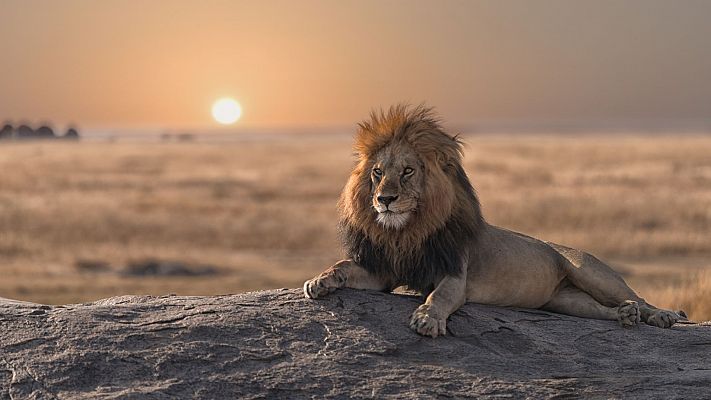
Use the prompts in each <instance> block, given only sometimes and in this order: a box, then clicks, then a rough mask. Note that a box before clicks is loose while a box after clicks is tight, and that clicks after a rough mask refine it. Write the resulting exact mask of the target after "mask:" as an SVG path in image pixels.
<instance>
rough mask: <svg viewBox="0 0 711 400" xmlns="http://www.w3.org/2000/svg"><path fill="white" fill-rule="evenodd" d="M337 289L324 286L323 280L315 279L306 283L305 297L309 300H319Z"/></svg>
mask: <svg viewBox="0 0 711 400" xmlns="http://www.w3.org/2000/svg"><path fill="white" fill-rule="evenodd" d="M333 290H335V289H330V288H328V287H326V285H324V282H323V279H319V278H314V279H310V280H308V281H306V282H304V296H306V298H307V299H318V298H319V297H323V296H325V295H327V294H328V293H330V292H332V291H333Z"/></svg>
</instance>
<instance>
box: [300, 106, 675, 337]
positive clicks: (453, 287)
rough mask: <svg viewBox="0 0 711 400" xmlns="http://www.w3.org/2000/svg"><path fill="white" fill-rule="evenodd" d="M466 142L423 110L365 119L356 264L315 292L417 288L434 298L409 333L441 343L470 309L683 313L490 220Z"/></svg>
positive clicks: (671, 316)
mask: <svg viewBox="0 0 711 400" xmlns="http://www.w3.org/2000/svg"><path fill="white" fill-rule="evenodd" d="M462 146H463V143H462V141H461V139H460V138H459V137H458V136H452V135H450V134H448V133H446V132H445V131H444V129H443V128H442V126H441V124H440V120H439V118H438V117H437V115H436V114H435V112H434V110H433V109H432V108H429V107H426V106H423V105H421V106H417V107H411V106H407V105H397V106H393V107H391V108H390V109H389V110H388V111H387V112H385V111H383V110H380V111H378V112H376V111H374V112H372V113H371V116H370V120H367V121H364V122H361V123H360V124H358V131H357V133H356V137H355V144H354V151H355V154H356V156H357V164H356V166H355V169H354V170H353V172H352V173H351V175H350V178H349V179H348V182H347V184H346V186H345V188H344V189H343V192H342V194H341V197H340V199H339V202H338V208H339V212H340V220H339V231H340V234H341V237H342V241H343V245H344V248H345V252H346V255H347V259H345V260H342V261H339V262H338V263H336V264H335V265H333V266H331V267H330V268H328V269H327V270H326V271H324V272H323V273H321V274H320V275H318V276H316V277H315V278H313V279H311V280H308V281H306V282H305V283H304V287H303V290H304V294H305V295H306V297H307V298H309V299H316V298H319V297H322V296H325V295H326V294H328V293H330V292H333V291H334V290H336V289H339V288H344V287H348V288H355V289H372V290H380V291H392V290H394V289H395V288H397V287H400V286H407V287H408V288H410V289H414V290H416V291H419V292H420V293H422V295H423V297H424V298H425V302H424V304H422V305H420V306H419V307H418V308H417V309H416V310H415V311H414V313H413V314H412V316H411V318H410V323H409V326H410V327H411V328H412V329H413V330H414V331H416V332H417V333H419V334H420V335H424V336H431V337H437V336H438V335H444V334H446V322H447V318H448V317H449V315H450V314H452V313H453V312H454V311H456V310H457V309H458V308H460V307H461V306H462V305H463V304H464V303H465V302H474V303H480V304H488V305H495V306H504V307H522V308H532V309H542V310H547V311H552V312H557V313H561V314H567V315H572V316H576V317H583V318H592V319H603V320H617V321H618V322H619V323H620V324H621V325H622V326H623V327H630V326H635V325H637V324H639V323H640V321H643V322H645V323H646V324H648V325H652V326H657V327H660V328H669V327H671V326H672V325H673V324H675V323H676V322H678V321H679V320H680V319H683V318H684V317H685V315H683V314H677V313H675V312H673V311H670V310H663V309H659V308H657V307H654V306H653V305H651V304H649V303H647V302H646V301H645V300H644V299H643V298H641V297H639V296H638V295H637V294H636V293H635V292H634V290H632V289H631V288H630V287H629V286H628V285H627V284H626V283H625V281H624V280H623V279H622V277H621V276H620V275H619V274H618V273H617V272H615V271H614V270H613V269H612V268H610V267H609V266H607V265H606V264H605V263H603V262H602V261H600V260H598V259H597V258H595V257H594V256H592V255H590V254H588V253H585V252H583V251H580V250H576V249H572V248H569V247H565V246H562V245H559V244H556V243H551V242H544V241H541V240H538V239H535V238H532V237H530V236H526V235H523V234H521V233H517V232H513V231H510V230H507V229H504V228H499V227H497V226H494V225H490V224H488V223H487V222H486V221H485V220H484V217H483V215H482V212H481V207H480V204H479V200H478V198H477V195H476V192H475V191H474V188H473V187H472V185H471V183H470V180H469V177H468V176H467V174H466V172H465V171H464V168H463V167H462V156H463V148H462Z"/></svg>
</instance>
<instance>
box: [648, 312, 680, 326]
mask: <svg viewBox="0 0 711 400" xmlns="http://www.w3.org/2000/svg"><path fill="white" fill-rule="evenodd" d="M677 321H679V315H678V314H677V313H675V312H673V311H667V310H655V311H654V313H652V315H650V316H649V317H647V320H646V321H645V322H646V323H647V325H652V326H658V327H660V328H671V326H672V325H674V324H675V323H676V322H677Z"/></svg>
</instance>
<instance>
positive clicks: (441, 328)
mask: <svg viewBox="0 0 711 400" xmlns="http://www.w3.org/2000/svg"><path fill="white" fill-rule="evenodd" d="M410 328H412V329H413V330H414V331H415V332H417V333H419V334H420V335H423V336H432V337H433V338H435V337H437V336H438V335H444V334H445V333H446V332H447V320H446V318H445V319H441V318H436V317H435V316H434V315H433V313H432V312H431V310H430V306H429V304H423V305H421V306H419V307H418V308H417V310H415V312H414V313H412V318H410Z"/></svg>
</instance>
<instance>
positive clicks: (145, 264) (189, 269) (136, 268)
mask: <svg viewBox="0 0 711 400" xmlns="http://www.w3.org/2000/svg"><path fill="white" fill-rule="evenodd" d="M120 273H121V274H122V275H127V276H204V275H216V274H217V273H218V270H217V268H216V267H213V266H212V265H190V264H186V263H183V262H180V261H170V260H152V259H149V260H139V261H132V262H130V263H128V265H126V267H124V268H123V269H122V270H121V272H120Z"/></svg>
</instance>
